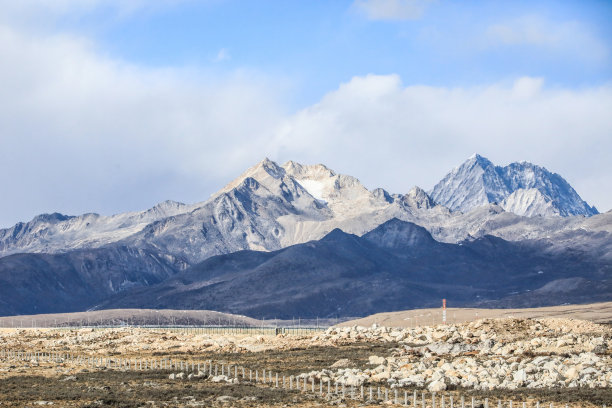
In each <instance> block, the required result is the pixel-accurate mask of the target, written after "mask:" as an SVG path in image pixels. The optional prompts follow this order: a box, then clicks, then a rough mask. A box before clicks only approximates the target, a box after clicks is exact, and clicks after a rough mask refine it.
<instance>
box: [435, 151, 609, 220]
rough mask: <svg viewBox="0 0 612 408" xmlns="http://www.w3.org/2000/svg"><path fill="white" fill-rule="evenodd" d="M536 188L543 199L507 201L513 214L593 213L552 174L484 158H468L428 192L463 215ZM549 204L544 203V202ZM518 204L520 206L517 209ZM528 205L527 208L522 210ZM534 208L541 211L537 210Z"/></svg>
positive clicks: (512, 199)
mask: <svg viewBox="0 0 612 408" xmlns="http://www.w3.org/2000/svg"><path fill="white" fill-rule="evenodd" d="M520 189H523V190H529V189H537V190H538V191H539V192H540V193H541V194H542V196H543V197H544V198H536V197H535V196H534V195H533V193H532V194H531V195H530V197H531V199H532V200H536V199H537V200H538V201H539V203H540V204H539V205H535V203H534V202H531V203H529V204H528V203H527V201H526V200H527V196H526V195H525V193H519V195H521V199H520V200H517V197H513V198H511V200H510V201H512V205H510V204H507V206H506V208H512V209H513V211H516V213H517V214H520V215H525V214H530V215H531V216H533V215H545V216H550V215H553V214H556V215H557V216H571V215H585V216H591V215H595V214H597V213H598V212H597V210H596V209H595V208H594V207H590V206H589V205H588V204H587V203H586V202H585V201H584V200H582V198H580V196H579V195H578V193H576V191H575V190H574V189H573V188H572V187H571V186H570V185H569V183H567V181H565V179H563V177H561V176H560V175H558V174H556V173H551V172H550V171H548V170H547V169H546V168H544V167H541V166H538V165H534V164H532V163H529V162H515V163H511V164H509V165H507V166H504V167H501V166H495V165H494V164H493V163H491V161H489V160H488V159H487V158H485V157H482V156H480V155H478V154H475V155H472V156H471V157H470V158H469V159H468V160H467V161H465V162H464V163H463V164H462V165H460V166H458V167H456V168H454V169H453V170H451V171H450V172H449V173H448V174H447V175H446V176H445V177H444V178H443V179H442V180H441V181H440V182H439V183H438V184H436V185H435V186H434V188H433V190H432V191H431V192H430V195H431V197H432V198H433V199H434V201H435V202H437V203H439V204H442V205H444V206H446V207H448V208H450V209H451V210H453V211H462V212H467V211H470V210H472V209H474V208H476V207H479V206H482V205H486V204H488V203H502V202H504V200H507V199H508V197H510V196H511V195H512V194H513V193H514V192H516V191H517V190H520ZM545 201H546V202H550V204H546V205H545V204H544V202H545ZM519 202H520V203H522V207H520V206H519ZM525 206H528V207H529V208H526V207H525ZM538 208H539V209H540V210H541V211H539V210H538Z"/></svg>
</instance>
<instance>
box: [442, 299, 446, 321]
mask: <svg viewBox="0 0 612 408" xmlns="http://www.w3.org/2000/svg"><path fill="white" fill-rule="evenodd" d="M442 323H443V324H446V299H442Z"/></svg>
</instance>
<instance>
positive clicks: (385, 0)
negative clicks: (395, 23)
mask: <svg viewBox="0 0 612 408" xmlns="http://www.w3.org/2000/svg"><path fill="white" fill-rule="evenodd" d="M432 1H433V0H355V2H354V3H353V7H355V8H356V9H357V10H359V11H360V12H361V13H363V14H364V15H365V16H366V17H367V18H368V19H370V20H414V19H418V18H420V17H421V16H422V15H423V12H424V11H425V8H426V7H427V6H428V5H429V4H430V3H432Z"/></svg>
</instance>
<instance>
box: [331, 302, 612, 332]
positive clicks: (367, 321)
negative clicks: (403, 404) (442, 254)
mask: <svg viewBox="0 0 612 408" xmlns="http://www.w3.org/2000/svg"><path fill="white" fill-rule="evenodd" d="M502 317H517V318H531V319H536V318H551V317H556V318H564V319H579V320H588V321H591V322H595V323H608V324H609V323H612V302H603V303H591V304H587V305H567V306H551V307H540V308H533V309H475V308H448V309H447V310H446V321H447V323H449V324H454V323H463V322H470V321H474V320H478V319H484V318H502ZM374 323H376V324H378V325H379V326H387V327H415V326H418V325H433V324H441V323H442V308H441V307H440V308H434V309H413V310H404V311H400V312H389V313H377V314H374V315H371V316H368V317H364V318H362V319H356V320H350V321H347V322H343V323H340V324H338V326H341V327H346V326H366V327H367V326H371V325H372V324H374Z"/></svg>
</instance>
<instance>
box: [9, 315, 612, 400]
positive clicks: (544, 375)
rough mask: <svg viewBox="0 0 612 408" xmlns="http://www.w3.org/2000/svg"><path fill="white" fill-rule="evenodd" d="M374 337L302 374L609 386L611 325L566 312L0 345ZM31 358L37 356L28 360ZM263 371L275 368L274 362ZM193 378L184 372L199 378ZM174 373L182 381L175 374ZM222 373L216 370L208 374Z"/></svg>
mask: <svg viewBox="0 0 612 408" xmlns="http://www.w3.org/2000/svg"><path fill="white" fill-rule="evenodd" d="M380 343H386V344H388V345H389V347H382V348H379V350H387V351H384V352H381V353H379V355H370V356H369V359H367V361H363V359H361V360H360V361H356V360H351V359H350V358H348V359H347V358H343V359H341V360H338V361H336V362H335V363H334V364H330V365H329V366H328V368H326V369H319V368H317V369H316V370H315V371H310V372H303V373H302V374H300V375H299V376H300V377H302V378H316V379H317V381H320V380H323V381H324V382H327V380H329V381H331V383H334V382H338V383H339V384H345V385H347V386H361V385H381V386H386V387H412V388H413V387H422V388H425V389H428V390H429V391H437V392H440V391H444V390H449V389H454V388H457V387H462V388H468V389H477V390H493V389H510V390H511V389H518V388H531V389H533V388H574V387H581V388H595V387H612V329H611V328H610V327H607V326H605V325H599V324H594V323H591V322H587V321H579V320H570V319H539V320H536V319H514V318H504V319H482V320H477V321H474V322H471V323H464V324H456V325H439V326H419V327H416V328H389V327H378V326H376V325H373V326H371V327H359V326H353V327H332V328H330V329H328V330H327V331H325V332H321V333H318V334H315V335H311V336H299V337H298V336H289V335H279V336H258V335H228V334H226V335H219V334H217V335H214V334H193V333H173V332H169V331H161V332H160V331H152V330H147V329H134V328H122V329H106V330H91V329H80V330H49V331H45V330H7V331H0V344H2V348H5V349H9V350H37V351H47V352H49V351H54V352H62V351H63V352H70V353H73V354H81V355H90V356H114V355H119V354H120V355H121V356H124V357H128V358H131V357H133V358H155V356H158V355H160V353H177V355H197V354H198V353H200V352H213V353H228V352H229V353H238V354H240V353H253V352H255V353H258V352H264V351H270V350H298V349H307V348H309V347H314V346H318V347H319V346H320V347H329V348H332V349H333V348H342V347H343V346H346V345H351V344H355V345H359V344H362V345H363V344H366V345H367V344H372V345H373V344H380ZM372 354H374V353H372ZM366 356H367V354H366ZM209 358H210V357H209ZM237 360H240V359H239V358H237ZM36 365H37V362H36V361H32V362H31V364H30V366H32V367H33V366H36ZM70 367H71V366H70V365H67V366H64V365H61V366H59V367H55V368H53V369H52V370H55V371H52V372H57V373H59V374H62V375H69V374H71V373H73V372H74V371H70ZM319 367H320V366H319ZM269 368H270V369H273V370H275V371H277V372H279V373H281V374H282V370H283V367H281V366H279V367H269ZM75 369H76V367H75ZM49 370H51V368H49ZM20 372H23V373H27V370H25V369H24V368H23V367H13V366H3V367H0V376H1V375H3V374H2V373H6V374H8V375H11V374H15V373H20ZM50 372H51V371H50ZM173 375H174V374H173ZM190 375H191V377H190V378H189V379H193V378H198V377H199V374H198V375H195V374H190ZM174 376H175V377H174V378H175V379H180V377H178V376H180V374H176V375H174ZM186 379H187V378H186ZM229 380H230V379H229V378H223V376H218V378H215V379H213V381H218V382H228V381H229Z"/></svg>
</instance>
